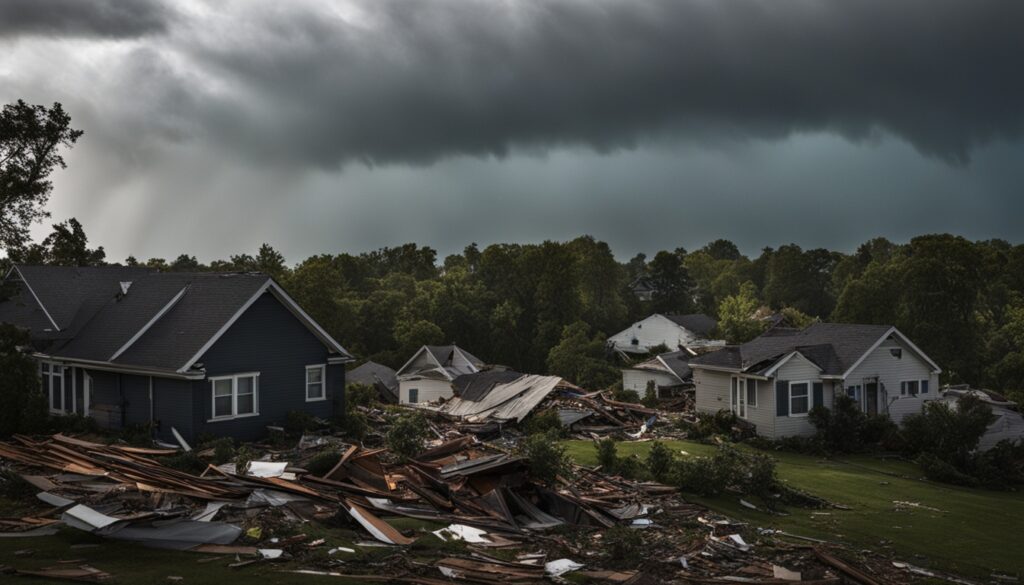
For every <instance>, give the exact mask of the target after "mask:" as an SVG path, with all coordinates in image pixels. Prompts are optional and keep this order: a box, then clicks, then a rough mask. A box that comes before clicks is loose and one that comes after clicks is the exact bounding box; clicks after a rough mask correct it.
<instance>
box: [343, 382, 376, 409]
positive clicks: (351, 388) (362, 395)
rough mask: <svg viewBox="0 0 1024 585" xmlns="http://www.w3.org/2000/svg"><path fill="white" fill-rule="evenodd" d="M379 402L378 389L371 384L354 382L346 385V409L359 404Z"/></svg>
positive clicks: (370, 404)
mask: <svg viewBox="0 0 1024 585" xmlns="http://www.w3.org/2000/svg"><path fill="white" fill-rule="evenodd" d="M375 402H377V389H376V388H374V387H373V386H370V385H369V384H359V383H352V384H349V385H347V386H345V410H355V408H356V407H357V406H372V405H373V404H374V403H375Z"/></svg>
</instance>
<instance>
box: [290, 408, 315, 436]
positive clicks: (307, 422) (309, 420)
mask: <svg viewBox="0 0 1024 585" xmlns="http://www.w3.org/2000/svg"><path fill="white" fill-rule="evenodd" d="M318 426H319V425H318V424H317V423H316V419H315V418H313V415H311V414H309V413H308V412H304V411H301V410H293V411H291V412H289V413H288V417H287V418H286V419H285V422H284V432H286V433H288V434H289V435H291V436H293V437H298V436H300V435H302V434H303V433H305V432H306V431H312V430H314V429H316V428H317V427H318Z"/></svg>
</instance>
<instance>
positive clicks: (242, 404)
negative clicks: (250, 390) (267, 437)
mask: <svg viewBox="0 0 1024 585" xmlns="http://www.w3.org/2000/svg"><path fill="white" fill-rule="evenodd" d="M254 412H256V396H255V395H254V394H246V395H244V396H243V395H241V394H239V395H238V414H252V413H254Z"/></svg>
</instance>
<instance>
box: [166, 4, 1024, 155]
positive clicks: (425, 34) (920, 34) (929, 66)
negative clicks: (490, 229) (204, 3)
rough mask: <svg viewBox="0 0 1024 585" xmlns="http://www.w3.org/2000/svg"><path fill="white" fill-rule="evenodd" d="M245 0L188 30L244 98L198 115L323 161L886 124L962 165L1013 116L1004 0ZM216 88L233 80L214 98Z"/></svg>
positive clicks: (1009, 9) (257, 145)
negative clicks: (267, 1)
mask: <svg viewBox="0 0 1024 585" xmlns="http://www.w3.org/2000/svg"><path fill="white" fill-rule="evenodd" d="M360 6H361V8H362V9H363V10H364V11H366V14H367V15H368V16H367V17H366V18H364V19H355V20H343V19H341V18H339V17H336V16H334V15H330V14H327V13H322V12H317V11H316V9H314V8H307V9H302V10H295V11H291V12H284V11H277V10H275V11H259V10H253V11H251V12H250V14H249V21H248V22H247V23H246V25H245V27H244V28H242V29H240V30H238V31H236V32H238V33H240V34H239V36H238V37H237V38H228V39H225V38H224V37H223V36H221V35H219V34H218V35H210V36H202V37H198V38H194V39H192V40H191V41H190V42H189V43H188V44H187V45H186V46H184V47H182V49H183V50H185V51H187V52H188V54H189V55H190V56H191V58H192V59H193V60H194V62H195V63H196V64H197V66H199V67H202V68H204V69H205V70H206V71H207V72H208V73H209V74H210V75H212V76H214V77H216V78H218V79H219V80H221V82H223V83H226V84H228V85H229V86H230V87H231V89H232V90H234V91H235V92H237V93H238V95H242V96H244V99H242V100H240V101H238V102H232V101H231V100H230V99H225V97H226V96H224V95H223V94H221V95H214V94H210V95H207V96H205V97H204V99H201V100H197V101H198V102H200V103H203V104H205V106H206V107H207V108H209V109H208V110H207V111H201V112H197V114H198V115H200V116H202V117H203V118H204V125H206V127H207V128H208V129H209V131H210V132H212V133H213V134H214V135H215V137H216V138H218V139H219V140H223V141H224V142H225V143H226V144H230V145H231V146H232V147H237V148H241V149H243V150H247V151H249V153H250V154H251V155H252V156H255V157H257V158H260V159H267V160H277V161H287V162H290V163H291V164H299V165H304V164H311V165H318V166H324V167H330V166H333V165H336V164H338V163H341V162H346V161H351V160H361V161H366V162H371V163H390V162H412V163H429V162H432V161H434V160H437V159H439V158H443V157H446V156H451V155H471V156H489V155H496V156H502V155H505V154H506V153H508V152H509V150H510V149H512V148H516V147H524V148H541V149H545V148H549V147H556V146H560V145H586V146H588V147H591V148H594V149H596V150H598V151H608V150H613V149H617V148H623V147H627V148H628V147H632V146H634V145H635V144H637V143H638V141H643V140H657V139H673V140H674V139H680V138H681V139H684V140H696V141H710V140H722V139H726V140H737V139H738V140H743V139H747V138H751V137H756V138H782V137H785V136H788V135H790V134H792V133H795V132H803V131H827V132H834V133H839V134H841V135H843V136H844V137H846V138H848V139H853V140H862V139H865V138H869V137H872V136H873V135H875V134H877V133H878V132H889V133H892V134H895V135H898V136H900V137H902V138H903V139H905V140H907V141H909V142H911V143H912V144H913V145H914V146H915V147H916V148H917V149H919V150H920V151H921V152H924V153H926V154H928V155H932V156H938V157H941V158H944V159H947V160H950V161H961V162H962V161H966V160H967V159H968V158H969V156H970V153H971V151H972V150H973V149H974V148H976V147H977V146H978V145H981V144H985V143H988V142H990V141H992V140H996V139H1007V138H1008V139H1013V138H1016V137H1018V136H1020V135H1021V132H1022V129H1024V125H1022V122H1024V76H1022V75H1020V71H1021V70H1024V35H1022V34H1020V32H1021V29H1020V23H1021V22H1024V3H1021V2H1017V1H1014V0H974V1H971V2H963V1H962V0H903V1H900V2H892V1H891V0H860V1H857V2H809V1H806V0H770V1H769V0H721V1H714V2H708V1H703V0H688V1H679V0H651V1H650V2H645V3H637V2H633V1H628V0H623V1H608V0H554V1H544V2H542V1H539V0H524V1H521V2H507V3H496V2H491V1H465V0H435V1H432V2H404V1H400V0H373V1H372V2H369V1H368V2H363V3H360ZM227 97H229V98H230V94H229V95H228V96H227Z"/></svg>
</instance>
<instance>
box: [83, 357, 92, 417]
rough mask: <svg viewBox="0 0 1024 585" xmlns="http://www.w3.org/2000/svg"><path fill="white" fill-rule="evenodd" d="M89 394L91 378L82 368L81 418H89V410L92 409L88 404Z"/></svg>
mask: <svg viewBox="0 0 1024 585" xmlns="http://www.w3.org/2000/svg"><path fill="white" fill-rule="evenodd" d="M90 392H92V376H90V375H89V372H87V371H85V369H84V368H83V369H82V403H83V404H82V406H83V409H82V415H83V416H89V415H90V412H89V409H90V408H91V407H92V404H90V403H89V393H90Z"/></svg>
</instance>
